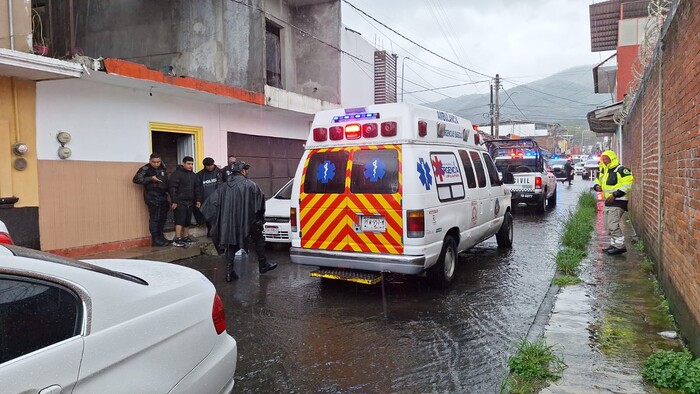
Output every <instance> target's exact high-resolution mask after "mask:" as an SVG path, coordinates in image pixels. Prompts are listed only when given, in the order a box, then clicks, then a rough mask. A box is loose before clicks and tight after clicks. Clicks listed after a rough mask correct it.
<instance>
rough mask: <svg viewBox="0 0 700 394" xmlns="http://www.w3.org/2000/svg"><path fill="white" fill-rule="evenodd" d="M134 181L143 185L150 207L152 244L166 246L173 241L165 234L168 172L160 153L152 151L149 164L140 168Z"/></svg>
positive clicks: (144, 196) (149, 227)
mask: <svg viewBox="0 0 700 394" xmlns="http://www.w3.org/2000/svg"><path fill="white" fill-rule="evenodd" d="M133 182H134V183H136V184H138V185H143V200H144V201H145V202H146V206H147V207H148V230H149V231H150V232H151V245H153V246H166V245H169V244H170V243H171V241H170V240H168V239H166V238H165V236H164V235H163V227H165V219H166V218H167V215H168V210H169V209H170V204H169V203H168V173H167V172H166V171H165V165H164V164H163V161H162V159H161V157H160V155H159V154H158V153H155V152H154V153H152V154H151V156H150V157H149V160H148V164H146V165H144V166H142V167H141V168H139V170H138V171H137V172H136V175H134V179H133Z"/></svg>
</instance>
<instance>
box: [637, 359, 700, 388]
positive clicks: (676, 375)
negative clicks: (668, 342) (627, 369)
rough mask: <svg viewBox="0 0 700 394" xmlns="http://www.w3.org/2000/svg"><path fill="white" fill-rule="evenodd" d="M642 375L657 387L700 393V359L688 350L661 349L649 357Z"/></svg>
mask: <svg viewBox="0 0 700 394" xmlns="http://www.w3.org/2000/svg"><path fill="white" fill-rule="evenodd" d="M642 376H643V377H644V378H645V379H647V380H649V381H650V382H652V383H654V385H656V386H657V387H663V388H669V389H674V390H679V391H680V392H682V393H700V360H699V359H693V356H692V354H690V352H689V351H688V350H684V351H682V352H675V351H671V350H661V351H658V352H656V353H654V354H652V355H651V357H649V359H648V360H647V362H646V364H645V365H644V370H643V371H642Z"/></svg>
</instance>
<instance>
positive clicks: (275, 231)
mask: <svg viewBox="0 0 700 394" xmlns="http://www.w3.org/2000/svg"><path fill="white" fill-rule="evenodd" d="M279 232H280V229H279V227H277V226H265V231H264V233H265V234H270V235H272V234H279Z"/></svg>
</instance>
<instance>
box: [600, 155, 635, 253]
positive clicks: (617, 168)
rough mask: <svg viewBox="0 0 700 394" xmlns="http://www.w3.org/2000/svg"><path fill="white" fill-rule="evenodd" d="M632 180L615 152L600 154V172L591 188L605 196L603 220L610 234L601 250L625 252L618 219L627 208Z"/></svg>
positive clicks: (630, 173) (627, 169)
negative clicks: (608, 242)
mask: <svg viewBox="0 0 700 394" xmlns="http://www.w3.org/2000/svg"><path fill="white" fill-rule="evenodd" d="M633 182H634V177H633V176H632V171H630V169H629V168H627V167H624V166H622V165H620V162H619V161H618V159H617V155H616V154H615V152H613V151H611V150H606V151H605V152H603V153H602V154H601V155H600V173H599V174H598V177H597V178H596V180H595V186H594V187H593V188H594V189H595V191H597V192H603V195H604V197H605V207H604V208H603V221H604V222H605V228H606V230H607V231H608V235H610V246H609V247H607V248H606V249H603V251H604V252H606V253H607V254H621V253H625V252H627V248H626V247H625V236H624V235H623V233H622V230H621V229H620V221H621V219H622V214H623V213H624V212H625V211H626V210H627V204H628V202H629V195H630V192H631V191H632V183H633Z"/></svg>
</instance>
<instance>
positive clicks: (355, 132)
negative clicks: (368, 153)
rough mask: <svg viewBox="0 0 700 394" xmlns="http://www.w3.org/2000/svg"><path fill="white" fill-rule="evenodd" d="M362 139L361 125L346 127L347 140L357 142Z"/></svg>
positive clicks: (354, 124)
mask: <svg viewBox="0 0 700 394" xmlns="http://www.w3.org/2000/svg"><path fill="white" fill-rule="evenodd" d="M359 138H360V125H359V124H356V123H353V124H349V125H347V126H345V139H346V140H357V139H359Z"/></svg>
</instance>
